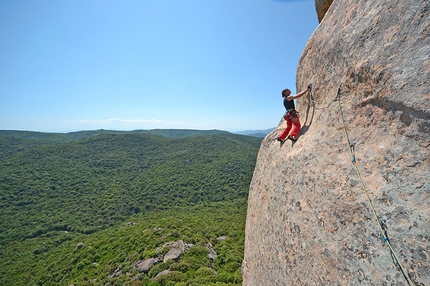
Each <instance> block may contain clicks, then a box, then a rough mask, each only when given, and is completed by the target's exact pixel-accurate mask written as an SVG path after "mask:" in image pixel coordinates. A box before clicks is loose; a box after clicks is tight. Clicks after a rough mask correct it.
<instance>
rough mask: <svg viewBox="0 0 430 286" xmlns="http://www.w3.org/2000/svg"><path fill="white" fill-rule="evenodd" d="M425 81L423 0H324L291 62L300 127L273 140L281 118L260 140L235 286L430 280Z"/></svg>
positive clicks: (429, 72)
mask: <svg viewBox="0 0 430 286" xmlns="http://www.w3.org/2000/svg"><path fill="white" fill-rule="evenodd" d="M429 80H430V3H429V1H428V0H402V1H400V0H394V1H385V0H374V1H365V0H358V1H357V0H356V1H352V0H344V1H336V0H335V1H333V3H332V4H331V6H330V9H329V10H328V11H327V13H326V14H325V16H324V21H322V22H321V24H320V25H319V26H318V28H317V29H316V30H315V32H314V33H313V35H312V36H311V38H310V39H309V41H308V43H307V45H306V47H305V49H304V51H303V54H302V57H301V59H300V61H299V66H298V69H297V78H296V86H297V90H303V89H304V88H305V87H306V85H307V84H308V82H312V83H313V87H314V88H313V92H312V99H313V100H311V98H310V97H302V98H300V99H298V100H297V110H298V111H299V113H300V116H301V117H300V119H301V123H302V130H301V135H300V137H299V139H298V141H297V142H292V141H287V142H285V143H284V144H283V145H280V143H279V142H277V141H276V140H275V139H276V137H277V135H278V134H279V133H280V132H281V130H282V129H283V128H284V127H285V122H284V121H283V119H281V121H280V123H279V126H278V127H277V129H276V130H274V131H273V132H272V133H270V134H269V135H267V136H266V138H265V139H264V140H263V142H262V144H261V147H260V150H259V154H258V158H257V163H256V167H255V171H254V175H253V178H252V182H251V185H250V191H249V199H248V213H247V221H246V236H245V258H244V263H243V279H244V282H243V285H244V286H251V285H360V284H363V285H408V284H411V285H413V284H414V285H430V260H429V258H430V257H429V256H430V245H429V240H430V223H429V220H430V208H429V196H430V179H429V178H430V164H429V162H430V160H429V146H430V82H429ZM339 86H340V89H339ZM338 89H339V90H340V93H338ZM337 94H338V95H339V97H338V99H339V100H336V97H335V96H336V95H337ZM273 96H279V95H273ZM279 104H282V103H281V102H280V103H279ZM280 117H281V115H280ZM353 160H355V165H354V164H353V162H352V161H353ZM357 171H358V172H357ZM361 180H362V182H363V183H361ZM366 192H367V194H366ZM373 210H374V211H375V212H373ZM374 214H376V217H375V215H374ZM381 226H382V228H383V229H381ZM387 239H388V240H389V241H388V243H389V245H391V246H392V249H393V250H394V252H392V251H391V250H390V247H389V245H388V243H387ZM394 255H396V256H397V257H398V260H399V261H398V262H397V261H396V258H395V256H394ZM399 264H400V265H399ZM402 269H403V270H404V271H402Z"/></svg>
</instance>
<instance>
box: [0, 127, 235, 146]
mask: <svg viewBox="0 0 430 286" xmlns="http://www.w3.org/2000/svg"><path fill="white" fill-rule="evenodd" d="M229 133H230V132H228V131H222V130H216V129H214V130H194V129H151V130H133V131H115V130H104V129H99V130H87V131H77V132H69V133H47V132H36V131H18V130H0V136H6V137H13V138H21V139H34V140H42V141H46V142H57V143H64V142H71V141H76V140H81V139H85V138H89V137H93V136H96V135H100V134H150V135H155V136H162V137H167V138H184V137H190V136H201V135H216V134H229Z"/></svg>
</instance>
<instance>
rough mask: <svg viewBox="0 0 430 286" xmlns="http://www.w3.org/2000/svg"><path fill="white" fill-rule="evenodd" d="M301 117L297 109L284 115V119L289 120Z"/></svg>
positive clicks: (289, 110) (290, 110)
mask: <svg viewBox="0 0 430 286" xmlns="http://www.w3.org/2000/svg"><path fill="white" fill-rule="evenodd" d="M296 116H297V117H300V115H299V113H298V112H297V110H295V109H288V110H287V111H286V112H285V114H284V119H285V120H287V118H290V119H293V118H294V117H296Z"/></svg>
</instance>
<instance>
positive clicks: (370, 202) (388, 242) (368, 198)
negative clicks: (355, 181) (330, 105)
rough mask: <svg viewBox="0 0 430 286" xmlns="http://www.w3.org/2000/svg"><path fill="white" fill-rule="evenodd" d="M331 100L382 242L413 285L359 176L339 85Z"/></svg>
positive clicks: (412, 285)
mask: <svg viewBox="0 0 430 286" xmlns="http://www.w3.org/2000/svg"><path fill="white" fill-rule="evenodd" d="M333 101H337V102H338V106H339V111H340V114H341V118H342V123H343V130H344V132H345V137H346V141H347V144H348V147H349V151H350V154H351V162H352V164H353V165H354V168H355V172H356V173H357V176H358V178H359V180H360V183H361V187H362V189H363V191H364V193H365V194H366V197H367V200H368V202H369V205H370V208H371V210H372V212H373V216H374V218H375V221H376V223H377V224H378V227H379V229H380V231H381V234H382V242H384V243H386V244H387V245H388V247H389V248H390V252H391V253H390V254H391V257H392V258H393V260H394V261H395V263H394V264H395V265H396V266H397V267H399V268H400V270H401V271H402V273H403V276H404V277H405V278H406V280H407V281H408V284H409V285H411V286H415V284H414V283H413V282H412V280H411V279H410V278H409V275H408V273H407V271H406V270H405V269H404V268H403V265H402V263H401V262H400V260H399V258H398V257H397V255H396V252H395V251H394V249H393V247H392V246H391V242H390V240H389V239H388V235H387V226H386V224H385V221H384V220H383V219H379V218H378V215H377V214H376V211H375V207H374V206H373V203H372V200H371V199H370V196H369V193H368V191H367V189H366V186H365V185H364V182H363V179H362V177H361V173H360V170H359V169H358V166H357V161H356V159H355V142H351V141H350V139H349V135H348V130H347V128H346V123H345V117H344V115H343V111H342V106H341V104H340V85H339V88H338V89H337V93H336V96H335V99H334V100H333Z"/></svg>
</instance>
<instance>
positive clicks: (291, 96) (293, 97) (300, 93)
mask: <svg viewBox="0 0 430 286" xmlns="http://www.w3.org/2000/svg"><path fill="white" fill-rule="evenodd" d="M309 89H310V88H309V86H308V88H306V89H305V90H302V91H301V92H299V93H297V94H295V95H290V96H288V97H287V100H288V101H291V100H294V99H296V98H299V97H302V96H303V95H305V93H306V92H307V91H308V90H309Z"/></svg>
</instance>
